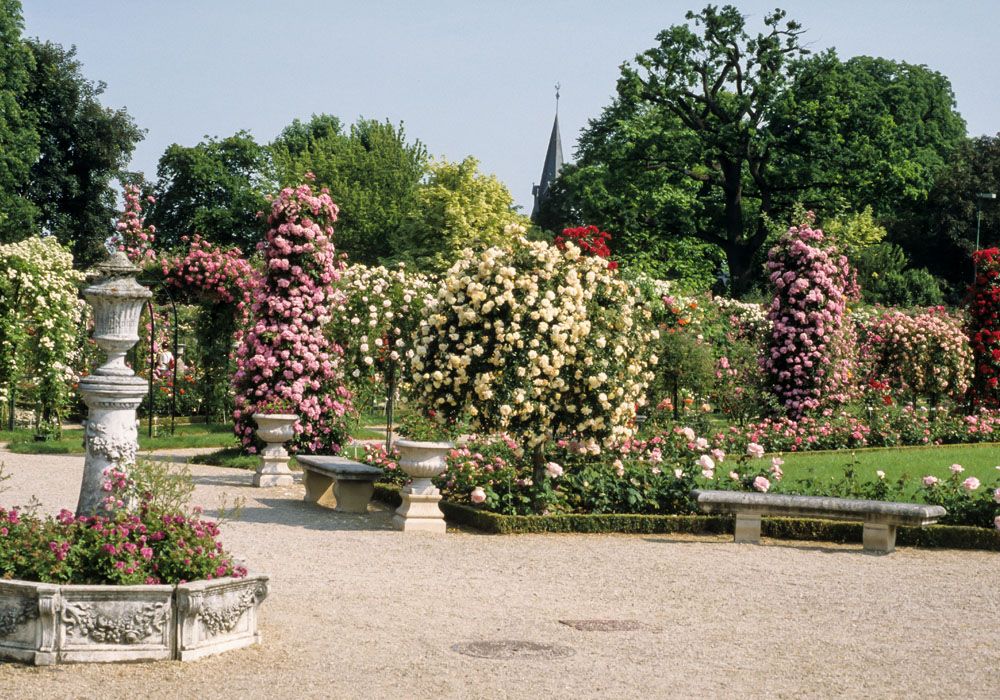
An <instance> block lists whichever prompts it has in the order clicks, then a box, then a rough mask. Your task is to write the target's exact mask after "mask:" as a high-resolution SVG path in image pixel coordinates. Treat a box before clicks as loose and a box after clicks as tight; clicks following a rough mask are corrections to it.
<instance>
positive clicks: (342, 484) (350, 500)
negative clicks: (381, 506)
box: [333, 479, 375, 513]
mask: <svg viewBox="0 0 1000 700" xmlns="http://www.w3.org/2000/svg"><path fill="white" fill-rule="evenodd" d="M374 493H375V484H374V483H373V482H371V481H354V480H351V481H347V480H340V479H338V480H337V481H336V482H335V483H334V485H333V494H334V498H336V499H337V507H336V508H334V510H337V511H340V512H341V513H367V512H368V501H370V500H372V494H374Z"/></svg>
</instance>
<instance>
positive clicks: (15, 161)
mask: <svg viewBox="0 0 1000 700" xmlns="http://www.w3.org/2000/svg"><path fill="white" fill-rule="evenodd" d="M23 29H24V21H23V19H22V16H21V3H20V2H18V0H0V243H10V242H13V241H17V240H20V239H22V238H26V237H27V236H30V235H32V234H34V233H37V231H35V230H34V225H35V217H36V215H37V209H36V207H35V205H34V204H32V202H31V200H30V198H29V197H28V193H27V189H28V179H29V172H30V169H31V165H32V163H34V162H35V161H36V160H37V159H38V132H37V131H35V128H34V123H33V119H32V115H31V111H30V110H29V109H27V108H26V107H25V94H26V93H27V91H28V86H29V84H30V80H31V70H32V68H33V66H34V63H33V61H32V57H31V51H30V50H29V49H28V47H27V46H26V45H25V44H24V42H22V41H21V32H22V30H23Z"/></svg>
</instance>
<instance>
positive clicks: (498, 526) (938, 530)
mask: <svg viewBox="0 0 1000 700" xmlns="http://www.w3.org/2000/svg"><path fill="white" fill-rule="evenodd" d="M374 498H375V500H377V501H380V502H382V503H385V504H386V505H388V506H391V507H393V508H395V507H398V506H399V504H400V503H401V502H402V499H401V497H400V495H399V489H398V487H396V486H393V485H391V484H375V495H374ZM441 510H442V511H443V512H444V515H445V518H446V519H447V520H448V522H450V523H452V524H456V525H466V526H468V527H473V528H475V529H477V530H481V531H483V532H489V533H493V534H497V535H514V534H528V533H541V532H576V533H625V534H643V535H651V534H664V533H671V532H681V533H687V534H694V535H708V534H711V535H718V534H726V533H732V531H733V522H734V520H735V519H734V518H733V516H725V515H628V514H617V513H615V514H602V515H580V514H568V513H560V514H557V515H500V514H497V513H491V512H489V511H485V510H481V509H479V508H473V507H471V506H466V505H460V504H458V503H451V502H449V501H442V502H441ZM862 529H863V526H862V525H861V523H843V522H835V521H831V520H812V519H807V518H763V519H762V521H761V533H762V534H763V535H764V536H765V537H773V538H775V539H783V540H818V541H822V542H839V543H858V544H860V543H861V534H862ZM896 544H897V545H899V546H903V547H944V548H948V549H985V550H989V551H1000V532H998V531H996V530H988V529H986V528H980V527H960V526H957V525H932V526H930V527H926V528H917V527H901V528H899V529H898V531H897V533H896Z"/></svg>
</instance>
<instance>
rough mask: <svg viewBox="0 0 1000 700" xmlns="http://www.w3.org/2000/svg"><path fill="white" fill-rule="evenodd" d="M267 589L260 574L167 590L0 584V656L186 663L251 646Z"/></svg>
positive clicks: (45, 661)
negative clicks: (175, 661) (171, 660)
mask: <svg viewBox="0 0 1000 700" xmlns="http://www.w3.org/2000/svg"><path fill="white" fill-rule="evenodd" d="M267 591H268V577H267V576H264V575H260V574H259V575H251V576H247V577H245V578H221V579H215V580H212V581H194V582H191V583H182V584H177V585H174V586H111V585H104V586H82V585H79V586H78V585H65V584H53V583H34V582H31V581H15V580H9V581H3V580H0V659H7V660H13V661H22V662H26V663H29V664H35V665H38V666H47V665H51V664H59V663H100V662H111V661H158V660H165V659H174V660H179V661H191V660H194V659H198V658H201V657H203V656H209V655H211V654H218V653H220V652H222V651H226V650H229V649H237V648H240V647H245V646H249V645H251V644H255V643H258V642H259V641H260V633H259V632H258V631H257V613H258V609H259V607H260V604H261V602H262V601H263V600H264V598H265V597H266V596H267Z"/></svg>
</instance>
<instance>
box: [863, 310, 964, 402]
mask: <svg viewBox="0 0 1000 700" xmlns="http://www.w3.org/2000/svg"><path fill="white" fill-rule="evenodd" d="M863 333H864V334H865V335H867V338H866V341H867V342H863V343H862V346H863V347H866V349H867V353H866V354H867V355H868V357H866V358H864V360H865V361H866V362H867V363H868V364H869V369H868V371H869V373H870V374H869V377H870V378H869V382H883V383H885V384H886V385H887V386H886V387H885V388H888V389H891V390H893V391H895V392H898V393H899V394H900V395H902V396H903V397H905V398H906V399H907V400H909V401H910V402H913V403H916V401H917V400H918V399H927V400H928V401H930V403H931V405H937V404H939V403H941V401H942V400H943V399H945V398H950V399H952V400H954V401H961V400H962V399H963V398H964V395H965V392H966V390H967V389H968V388H969V380H970V378H971V375H972V351H971V350H970V348H969V344H968V339H967V338H966V336H965V332H964V329H963V328H962V323H961V321H960V320H959V319H956V318H953V317H951V316H949V315H948V314H947V313H946V312H945V310H944V308H943V307H936V308H931V309H928V310H926V311H925V312H922V313H917V314H906V313H903V312H902V311H899V310H896V309H887V310H885V311H883V312H882V313H881V314H880V315H879V316H877V317H876V318H875V319H874V320H873V321H872V322H871V323H869V324H865V325H864V326H863ZM876 388H877V387H876Z"/></svg>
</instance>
